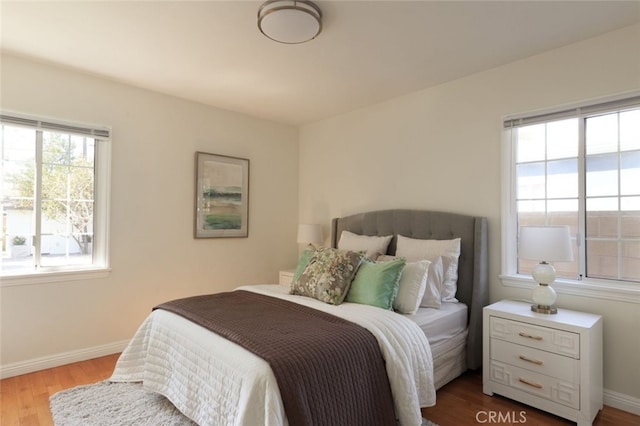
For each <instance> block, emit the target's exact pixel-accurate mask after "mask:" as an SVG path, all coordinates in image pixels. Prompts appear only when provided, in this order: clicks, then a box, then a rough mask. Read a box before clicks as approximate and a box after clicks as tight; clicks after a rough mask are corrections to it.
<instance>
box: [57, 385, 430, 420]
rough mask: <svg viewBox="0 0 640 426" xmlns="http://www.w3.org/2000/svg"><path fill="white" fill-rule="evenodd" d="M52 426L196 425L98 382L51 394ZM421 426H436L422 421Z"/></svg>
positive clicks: (148, 398)
mask: <svg viewBox="0 0 640 426" xmlns="http://www.w3.org/2000/svg"><path fill="white" fill-rule="evenodd" d="M49 404H50V407H51V414H52V415H53V423H54V425H55V426H123V425H126V426H134V425H137V426H142V425H149V426H158V425H162V426H195V425H196V424H195V423H194V422H192V421H191V420H189V419H188V418H187V417H185V416H184V415H182V413H180V411H178V410H177V409H176V408H175V407H174V406H173V404H172V403H171V402H169V400H168V399H166V398H165V397H164V396H162V395H158V394H156V393H153V392H148V391H146V390H144V389H143V388H142V384H140V383H113V382H109V381H104V382H99V383H96V384H93V385H86V386H78V387H75V388H72V389H67V390H64V391H61V392H58V393H56V394H55V395H52V396H51V398H50V400H49ZM422 426H437V425H436V424H435V423H432V422H430V421H429V420H426V419H423V421H422Z"/></svg>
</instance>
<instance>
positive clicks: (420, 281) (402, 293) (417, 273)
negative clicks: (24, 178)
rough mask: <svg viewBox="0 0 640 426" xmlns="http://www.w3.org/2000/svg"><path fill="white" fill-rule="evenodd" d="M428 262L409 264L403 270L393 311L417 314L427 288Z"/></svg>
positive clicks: (421, 261)
mask: <svg viewBox="0 0 640 426" xmlns="http://www.w3.org/2000/svg"><path fill="white" fill-rule="evenodd" d="M430 264H431V262H429V261H428V260H420V261H418V262H409V263H407V264H406V265H405V266H404V268H403V269H402V275H400V285H399V286H398V294H397V295H396V299H395V300H394V301H393V309H394V310H395V311H397V312H400V313H401V314H415V313H416V311H417V310H418V308H419V307H420V302H422V297H423V296H424V294H425V290H426V288H427V275H428V271H429V265H430ZM438 301H440V300H438Z"/></svg>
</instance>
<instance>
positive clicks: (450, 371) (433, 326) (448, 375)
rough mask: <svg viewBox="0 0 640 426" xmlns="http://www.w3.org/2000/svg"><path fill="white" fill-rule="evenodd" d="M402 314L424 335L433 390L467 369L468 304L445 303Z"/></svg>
mask: <svg viewBox="0 0 640 426" xmlns="http://www.w3.org/2000/svg"><path fill="white" fill-rule="evenodd" d="M405 316H406V317H407V318H409V319H410V320H412V321H413V322H415V323H416V324H418V326H419V327H420V328H421V329H422V331H423V332H424V334H425V335H426V336H427V340H428V341H429V346H430V348H431V355H432V359H433V381H434V384H435V388H436V389H440V388H441V387H442V386H444V385H445V384H447V383H449V382H450V381H451V380H453V379H455V378H456V377H458V376H459V375H460V374H462V373H463V372H464V371H465V370H466V369H467V366H466V364H467V363H466V358H467V357H466V343H467V333H468V330H467V305H465V304H464V303H452V302H444V303H442V306H440V309H433V308H420V309H418V312H416V313H415V314H414V315H405Z"/></svg>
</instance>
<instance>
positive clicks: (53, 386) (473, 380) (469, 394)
mask: <svg viewBox="0 0 640 426" xmlns="http://www.w3.org/2000/svg"><path fill="white" fill-rule="evenodd" d="M118 356H119V355H118V354H115V355H110V356H106V357H102V358H96V359H92V360H89V361H84V362H78V363H74V364H69V365H65V366H62V367H57V368H52V369H49V370H43V371H38V372H36V373H31V374H25V375H22V376H16V377H10V378H8V379H4V380H2V381H0V407H1V411H0V425H2V426H36V425H52V424H53V421H52V419H51V413H50V411H49V396H51V395H53V394H54V393H56V392H58V391H61V390H63V389H67V388H71V387H74V386H78V385H83V384H89V383H96V382H99V381H101V380H104V379H106V378H108V377H109V376H111V373H112V371H113V367H114V366H115V363H116V360H117V359H118ZM437 397H438V403H437V405H436V406H435V407H431V408H425V409H423V411H422V412H423V415H424V417H426V418H428V419H430V420H431V421H433V422H435V423H438V424H439V425H440V426H464V425H474V424H485V425H496V424H500V425H523V424H524V425H527V426H536V425H544V426H554V425H573V424H575V423H572V422H570V421H568V420H564V419H561V418H559V417H556V416H553V415H550V414H547V413H544V412H542V411H539V410H536V409H534V408H531V407H528V406H526V405H522V404H518V403H516V402H513V401H510V400H508V399H506V398H502V397H499V396H493V397H489V396H487V395H484V394H483V393H482V376H481V375H480V374H477V373H467V374H465V375H463V376H462V377H459V378H458V379H456V380H454V381H453V382H451V383H449V384H448V385H446V386H445V387H443V388H442V389H440V390H439V391H438V395H437ZM492 412H493V413H495V414H493V416H494V417H493V418H494V420H497V419H499V418H500V419H502V420H503V421H502V422H500V423H497V422H495V421H494V422H490V421H489V420H490V416H491V415H492V414H491V413H492ZM498 415H500V417H498ZM505 419H506V422H505ZM627 425H628V426H632V425H633V426H637V425H640V416H634V415H632V414H629V413H626V412H624V411H620V410H617V409H615V408H611V407H606V406H605V408H604V409H603V410H602V411H601V412H600V413H599V414H598V417H596V421H595V422H594V426H627ZM87 426H91V425H87ZM123 426H125V425H123ZM127 426H128V425H127Z"/></svg>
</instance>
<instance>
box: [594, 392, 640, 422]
mask: <svg viewBox="0 0 640 426" xmlns="http://www.w3.org/2000/svg"><path fill="white" fill-rule="evenodd" d="M602 398H603V400H604V405H608V406H609V407H613V408H617V409H618V410H622V411H626V412H628V413H632V414H635V415H636V416H640V399H639V398H634V397H632V396H629V395H625V394H622V393H619V392H614V391H611V390H607V389H605V390H604V392H603V395H602Z"/></svg>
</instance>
